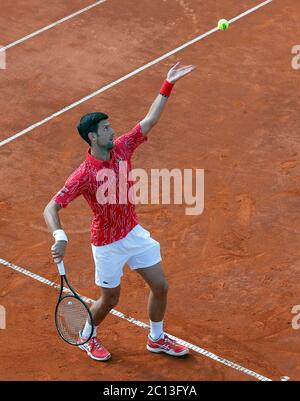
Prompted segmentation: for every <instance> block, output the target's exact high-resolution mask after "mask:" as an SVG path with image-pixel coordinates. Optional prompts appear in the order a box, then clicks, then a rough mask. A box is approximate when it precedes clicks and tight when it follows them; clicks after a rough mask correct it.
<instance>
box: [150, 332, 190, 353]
mask: <svg viewBox="0 0 300 401" xmlns="http://www.w3.org/2000/svg"><path fill="white" fill-rule="evenodd" d="M147 350H148V351H151V352H157V353H158V352H164V353H166V354H168V355H173V356H183V355H186V354H188V353H189V349H188V348H187V347H185V346H184V345H180V344H179V343H178V342H177V341H175V340H172V339H171V338H170V337H168V336H167V335H166V334H163V335H162V336H161V337H160V338H159V339H158V340H156V341H154V340H152V338H151V337H150V336H148V342H147Z"/></svg>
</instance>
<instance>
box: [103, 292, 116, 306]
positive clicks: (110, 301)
mask: <svg viewBox="0 0 300 401" xmlns="http://www.w3.org/2000/svg"><path fill="white" fill-rule="evenodd" d="M102 302H103V303H104V304H105V306H106V307H108V308H111V309H112V308H114V307H115V306H117V305H118V302H119V294H118V293H117V294H114V293H113V294H108V295H105V296H104V297H103V298H102Z"/></svg>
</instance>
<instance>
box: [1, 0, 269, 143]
mask: <svg viewBox="0 0 300 401" xmlns="http://www.w3.org/2000/svg"><path fill="white" fill-rule="evenodd" d="M272 1H273V0H267V1H264V2H263V3H260V4H258V5H257V6H255V7H253V8H251V9H249V10H247V11H245V12H244V13H242V14H239V15H238V16H237V17H235V18H232V19H231V20H230V22H231V23H233V22H235V21H237V20H239V19H240V18H242V17H245V16H246V15H248V14H250V13H252V12H254V11H256V10H258V9H259V8H261V7H263V6H265V5H267V4H269V3H271V2H272ZM217 31H219V29H218V28H217V27H216V28H213V29H211V30H210V31H208V32H206V33H204V34H203V35H200V36H197V37H196V38H195V39H193V40H190V41H189V42H186V43H184V44H183V45H182V46H179V47H177V48H176V49H174V50H172V51H170V52H168V53H165V54H164V55H162V56H161V57H158V58H156V59H155V60H153V61H151V62H149V63H147V64H145V65H143V66H142V67H140V68H137V69H136V70H134V71H132V72H131V73H129V74H127V75H124V76H123V77H121V78H119V79H118V80H116V81H114V82H111V83H110V84H108V85H106V86H103V87H102V88H100V89H98V90H96V91H95V92H93V93H91V94H90V95H88V96H85V97H83V98H82V99H80V100H78V101H77V102H74V103H72V104H70V105H69V106H66V107H64V108H63V109H61V110H59V111H57V112H56V113H53V114H51V115H50V116H48V117H46V118H44V119H43V120H41V121H39V122H37V123H35V124H33V125H31V126H30V127H28V128H25V129H24V130H22V131H20V132H18V133H17V134H15V135H12V136H11V137H9V138H7V139H4V140H3V141H1V142H0V147H1V146H4V145H6V144H7V143H9V142H11V141H13V140H15V139H17V138H19V137H20V136H22V135H25V134H27V133H28V132H30V131H32V130H34V129H35V128H37V127H40V126H41V125H43V124H45V123H47V122H48V121H50V120H52V119H53V118H55V117H58V116H60V115H61V114H63V113H65V112H67V111H68V110H71V109H73V108H75V107H77V106H79V105H80V104H82V103H84V102H86V101H87V100H90V99H92V98H93V97H95V96H97V95H99V94H100V93H102V92H105V91H106V90H108V89H110V88H112V87H114V86H116V85H118V84H119V83H121V82H123V81H125V80H127V79H129V78H131V77H132V76H134V75H136V74H138V73H140V72H141V71H144V70H146V69H147V68H149V67H151V66H153V65H154V64H157V63H159V62H160V61H162V60H164V59H166V58H168V57H170V56H171V55H173V54H175V53H178V52H179V51H181V50H182V49H184V48H186V47H188V46H190V45H192V44H194V43H196V42H198V41H199V40H202V39H204V38H205V37H207V36H209V35H211V34H212V33H214V32H217Z"/></svg>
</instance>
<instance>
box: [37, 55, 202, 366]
mask: <svg viewBox="0 0 300 401" xmlns="http://www.w3.org/2000/svg"><path fill="white" fill-rule="evenodd" d="M194 69H195V66H193V65H190V66H180V63H179V62H178V63H177V64H175V65H174V66H173V67H172V68H171V69H170V71H169V72H168V74H167V79H166V80H165V82H164V84H163V86H162V88H161V90H160V93H159V95H158V96H157V98H156V99H155V101H154V103H153V104H152V106H151V107H150V110H149V112H148V114H147V115H146V117H145V118H144V119H143V120H142V121H141V122H139V123H138V124H137V125H136V126H135V127H134V128H133V129H132V130H131V131H130V132H128V133H126V134H124V135H121V136H120V137H118V138H117V139H115V140H114V134H115V133H114V130H113V128H112V127H111V125H110V122H109V116H108V115H106V114H104V113H90V114H86V115H84V116H83V117H82V118H81V120H80V122H79V124H78V127H77V128H78V131H79V134H80V136H81V137H82V138H83V139H84V140H85V141H86V142H87V143H88V144H89V149H88V151H87V154H86V159H85V161H84V162H83V163H82V164H81V165H80V166H79V167H78V168H77V169H76V170H75V171H74V172H73V173H72V174H71V175H70V177H69V178H68V179H67V181H66V182H65V185H64V186H63V188H62V189H61V190H60V191H59V192H58V193H57V194H56V195H55V196H54V197H53V198H52V200H51V201H50V202H49V204H48V205H47V206H46V208H45V210H44V217H45V220H46V223H47V225H48V227H49V229H50V230H51V232H52V233H53V237H54V239H55V244H54V245H53V246H52V248H51V252H52V257H53V259H54V261H55V262H56V263H59V262H60V261H61V260H62V259H63V257H64V255H65V251H66V247H67V243H68V238H67V235H66V233H65V232H64V230H63V229H62V226H61V222H60V218H59V211H60V209H62V208H65V207H66V206H67V205H68V204H69V203H70V202H71V201H73V200H74V199H75V198H77V197H78V196H79V195H83V196H84V198H85V199H86V201H87V202H88V204H89V206H90V207H91V209H92V211H93V215H94V217H93V220H92V226H91V247H92V253H93V258H94V261H95V281H96V284H97V285H98V286H99V287H100V290H101V294H100V298H99V299H98V300H97V301H96V302H95V303H94V304H93V305H92V307H91V313H92V315H93V320H94V325H95V327H94V328H93V329H94V331H93V337H92V338H91V339H90V340H89V341H88V342H87V343H86V344H84V345H82V346H80V347H81V348H82V349H83V350H85V351H86V352H87V354H88V355H89V356H90V357H91V358H92V359H95V360H98V361H105V360H107V359H109V358H110V356H111V355H110V353H109V351H108V350H107V349H106V348H105V347H104V346H103V345H102V343H101V342H100V340H99V339H98V337H97V327H98V326H99V325H100V323H102V322H103V320H104V319H105V317H106V316H107V315H108V313H109V312H110V311H111V309H112V308H114V307H115V306H116V305H117V303H118V300H119V295H120V284H121V277H122V276H123V268H124V265H125V264H126V263H127V264H128V265H129V267H130V268H131V270H134V271H136V272H137V273H138V274H140V276H141V277H142V278H143V279H144V280H145V281H146V283H147V284H148V285H149V287H150V295H149V301H148V313H149V319H150V333H149V336H148V340H147V349H148V350H149V351H151V352H155V353H159V352H164V353H166V354H169V355H173V356H182V355H185V354H187V353H188V348H187V347H185V346H183V345H180V344H178V342H176V341H174V340H172V339H171V338H169V337H168V336H167V335H166V334H165V333H164V327H163V320H164V315H165V310H166V305H167V292H168V284H167V281H166V278H165V275H164V272H163V269H162V267H161V263H160V262H161V260H162V258H161V254H160V244H159V243H158V242H157V241H156V240H155V239H153V238H152V237H151V236H150V233H149V231H147V230H146V229H144V228H143V227H142V226H141V225H140V224H139V222H138V218H137V215H136V212H135V207H134V204H133V203H132V202H130V201H129V202H127V203H124V202H123V203H122V202H119V199H118V196H117V197H116V202H114V203H106V204H104V202H99V196H98V195H99V193H98V190H99V186H100V185H101V184H103V182H102V181H101V180H99V174H100V176H101V172H102V171H104V169H105V171H107V169H109V170H111V171H113V172H114V174H115V177H116V182H114V184H116V188H117V195H118V188H119V179H120V174H121V173H120V172H119V168H118V167H119V163H120V162H121V161H123V162H127V163H128V168H127V171H128V172H129V171H130V170H131V157H132V155H133V153H134V151H135V149H136V148H137V147H138V146H139V145H140V144H142V143H143V142H145V141H146V140H147V135H148V134H149V132H150V131H151V129H152V128H153V127H154V126H155V125H156V124H157V123H158V121H159V119H160V117H161V114H162V111H163V110H164V107H165V105H166V103H167V101H168V98H169V96H170V94H171V91H172V89H173V86H174V84H175V82H176V81H178V80H179V79H181V78H182V77H184V76H185V75H187V74H189V73H190V72H192V71H193V70H194ZM127 178H128V176H127ZM126 181H127V182H126ZM126 181H125V182H126V185H127V188H126V189H127V190H129V189H130V187H131V186H132V185H133V183H132V181H129V180H127V179H126ZM91 330H92V328H91V327H90V326H89V323H88V322H87V323H86V327H85V328H84V330H83V331H82V332H81V333H80V336H81V337H82V338H83V339H84V337H85V336H86V333H90V331H91ZM86 337H87V336H86Z"/></svg>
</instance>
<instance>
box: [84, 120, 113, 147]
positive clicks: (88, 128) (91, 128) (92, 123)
mask: <svg viewBox="0 0 300 401" xmlns="http://www.w3.org/2000/svg"><path fill="white" fill-rule="evenodd" d="M108 118H109V117H108V115H107V114H104V113H88V114H85V115H84V116H83V117H81V119H80V122H79V124H78V125H77V129H78V132H79V135H80V136H81V138H82V139H84V140H85V141H86V142H87V143H88V144H89V145H90V146H91V141H90V139H89V137H88V135H89V133H90V132H95V133H96V132H97V130H98V124H99V123H100V121H102V120H107V119H108Z"/></svg>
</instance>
